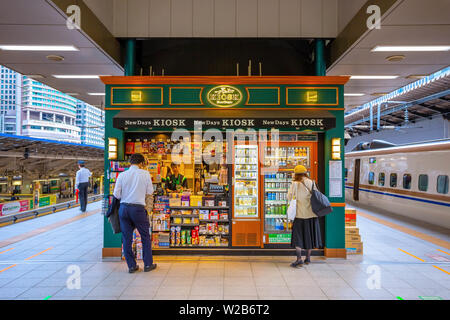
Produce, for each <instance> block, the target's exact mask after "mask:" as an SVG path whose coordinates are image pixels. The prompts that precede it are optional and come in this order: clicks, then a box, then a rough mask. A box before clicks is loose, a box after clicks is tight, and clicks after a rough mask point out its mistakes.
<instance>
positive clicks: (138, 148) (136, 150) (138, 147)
mask: <svg viewBox="0 0 450 320" xmlns="http://www.w3.org/2000/svg"><path fill="white" fill-rule="evenodd" d="M134 153H142V142H139V141H137V142H135V143H134Z"/></svg>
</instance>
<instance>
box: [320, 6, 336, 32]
mask: <svg viewBox="0 0 450 320" xmlns="http://www.w3.org/2000/svg"><path fill="white" fill-rule="evenodd" d="M322 1H323V5H322V37H325V38H335V37H337V28H338V15H337V10H338V3H337V0H322Z"/></svg>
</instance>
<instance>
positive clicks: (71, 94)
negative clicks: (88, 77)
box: [66, 92, 80, 96]
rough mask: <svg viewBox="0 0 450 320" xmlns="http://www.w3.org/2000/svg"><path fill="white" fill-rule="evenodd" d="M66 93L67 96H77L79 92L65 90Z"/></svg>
mask: <svg viewBox="0 0 450 320" xmlns="http://www.w3.org/2000/svg"><path fill="white" fill-rule="evenodd" d="M66 94H67V95H69V96H79V95H80V94H79V93H77V92H66Z"/></svg>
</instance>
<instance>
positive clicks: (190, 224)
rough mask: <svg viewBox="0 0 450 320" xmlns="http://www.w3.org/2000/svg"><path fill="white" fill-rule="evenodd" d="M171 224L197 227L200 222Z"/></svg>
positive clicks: (172, 224) (173, 224)
mask: <svg viewBox="0 0 450 320" xmlns="http://www.w3.org/2000/svg"><path fill="white" fill-rule="evenodd" d="M170 225H171V226H180V227H196V226H198V225H199V223H171V224H170Z"/></svg>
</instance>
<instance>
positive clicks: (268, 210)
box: [261, 141, 317, 245]
mask: <svg viewBox="0 0 450 320" xmlns="http://www.w3.org/2000/svg"><path fill="white" fill-rule="evenodd" d="M262 157H263V159H262V161H261V166H262V167H261V176H262V179H261V180H262V181H261V199H262V205H261V210H262V212H261V213H262V217H263V219H262V221H263V227H262V229H263V230H262V232H263V243H264V244H271V245H272V244H276V245H280V244H285V245H286V244H290V242H291V233H292V221H289V220H288V218H287V209H288V205H289V201H288V198H287V196H288V190H289V187H290V185H291V184H292V180H293V177H294V168H295V166H297V165H303V166H305V167H306V168H307V170H308V173H309V176H310V177H311V178H312V179H316V174H317V161H316V143H313V142H304V141H298V142H297V141H296V142H278V143H270V142H269V143H268V144H267V145H266V146H264V151H263V152H262Z"/></svg>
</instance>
